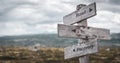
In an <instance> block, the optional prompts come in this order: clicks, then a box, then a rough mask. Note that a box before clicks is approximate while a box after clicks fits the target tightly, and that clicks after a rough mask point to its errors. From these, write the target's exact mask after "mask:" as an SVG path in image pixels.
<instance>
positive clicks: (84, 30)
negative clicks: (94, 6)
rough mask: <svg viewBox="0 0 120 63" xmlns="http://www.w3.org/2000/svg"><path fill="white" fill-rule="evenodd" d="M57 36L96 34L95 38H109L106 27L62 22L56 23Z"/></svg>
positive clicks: (74, 36)
mask: <svg viewBox="0 0 120 63" xmlns="http://www.w3.org/2000/svg"><path fill="white" fill-rule="evenodd" d="M78 34H79V35H78ZM58 36H59V37H66V38H85V36H88V37H95V36H97V39H104V40H108V39H110V38H111V37H110V30H108V29H102V28H94V27H84V26H76V25H64V24H58Z"/></svg>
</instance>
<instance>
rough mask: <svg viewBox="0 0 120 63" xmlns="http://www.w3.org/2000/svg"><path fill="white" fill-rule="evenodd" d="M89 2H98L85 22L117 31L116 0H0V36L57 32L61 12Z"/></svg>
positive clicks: (118, 16)
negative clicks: (92, 14)
mask: <svg viewBox="0 0 120 63" xmlns="http://www.w3.org/2000/svg"><path fill="white" fill-rule="evenodd" d="M92 2H97V15H96V16H95V17H93V18H90V19H88V24H89V25H90V26H94V27H102V28H107V29H110V30H111V31H112V32H120V30H118V29H120V28H119V26H120V21H119V20H120V19H119V18H120V8H119V3H120V1H119V0H114V1H113V0H9V1H7V0H1V2H0V6H1V7H0V32H1V33H0V36H4V35H20V34H36V33H57V24H58V23H63V16H65V15H67V14H69V13H71V12H73V11H75V9H76V5H78V4H87V5H88V4H90V3H92Z"/></svg>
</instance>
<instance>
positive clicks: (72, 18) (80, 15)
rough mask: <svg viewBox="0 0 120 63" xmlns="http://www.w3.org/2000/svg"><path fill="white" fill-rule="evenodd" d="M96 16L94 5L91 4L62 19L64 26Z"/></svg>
mask: <svg viewBox="0 0 120 63" xmlns="http://www.w3.org/2000/svg"><path fill="white" fill-rule="evenodd" d="M95 15H96V3H92V4H90V5H88V6H85V7H82V8H81V9H79V10H77V11H74V12H72V13H71V14H68V15H66V16H64V17H63V22H64V24H67V25H71V24H74V23H77V22H79V21H81V20H84V19H87V18H90V17H92V16H95Z"/></svg>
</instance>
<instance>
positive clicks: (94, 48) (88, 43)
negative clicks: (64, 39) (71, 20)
mask: <svg viewBox="0 0 120 63" xmlns="http://www.w3.org/2000/svg"><path fill="white" fill-rule="evenodd" d="M96 52H98V45H97V38H95V39H89V40H82V41H81V43H79V45H73V46H69V47H66V48H64V55H65V57H64V58H65V59H69V58H73V57H79V56H83V55H87V54H92V53H96Z"/></svg>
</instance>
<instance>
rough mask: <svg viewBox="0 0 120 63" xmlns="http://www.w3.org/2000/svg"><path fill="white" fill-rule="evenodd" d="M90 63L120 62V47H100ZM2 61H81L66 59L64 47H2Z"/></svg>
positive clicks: (25, 62) (10, 62)
mask: <svg viewBox="0 0 120 63" xmlns="http://www.w3.org/2000/svg"><path fill="white" fill-rule="evenodd" d="M89 58H90V63H120V48H100V49H99V52H98V53H96V54H92V55H89ZM0 63H79V61H78V58H73V59H68V60H64V52H63V48H40V49H39V50H38V51H31V50H29V49H28V48H27V47H0Z"/></svg>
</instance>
